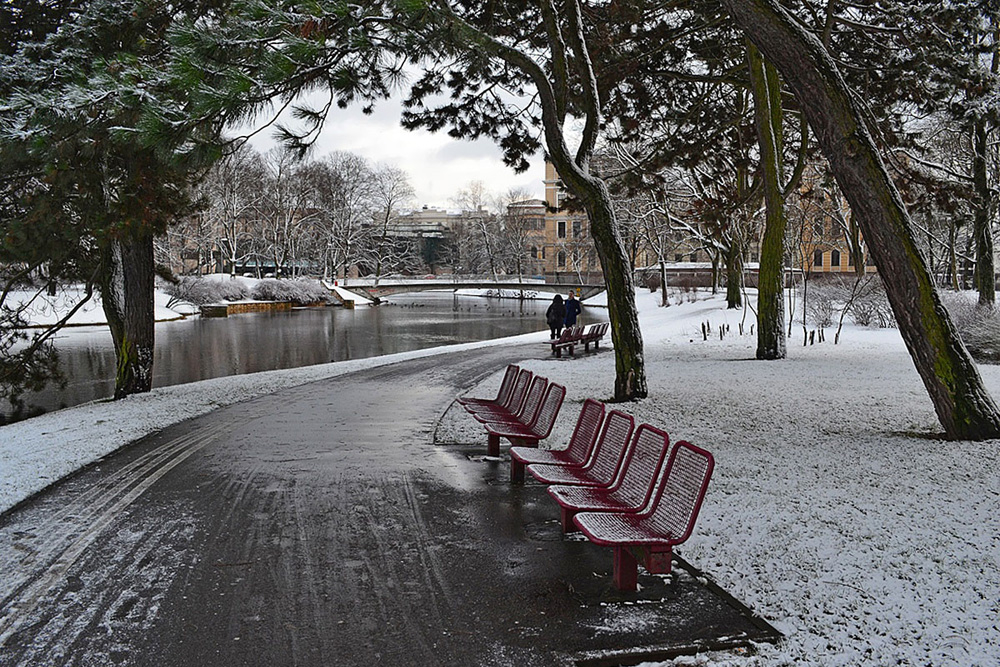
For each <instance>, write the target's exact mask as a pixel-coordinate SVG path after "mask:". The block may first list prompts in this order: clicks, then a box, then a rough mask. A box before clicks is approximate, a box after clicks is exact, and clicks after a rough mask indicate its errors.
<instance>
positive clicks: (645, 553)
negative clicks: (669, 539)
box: [632, 547, 674, 574]
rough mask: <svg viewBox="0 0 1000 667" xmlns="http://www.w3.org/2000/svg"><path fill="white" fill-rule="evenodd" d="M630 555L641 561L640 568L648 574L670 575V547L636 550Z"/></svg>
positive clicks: (671, 554)
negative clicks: (644, 569) (643, 568)
mask: <svg viewBox="0 0 1000 667" xmlns="http://www.w3.org/2000/svg"><path fill="white" fill-rule="evenodd" d="M632 555H633V556H635V557H636V558H637V559H639V560H641V561H642V566H643V567H645V568H646V571H647V572H649V573H650V574H670V568H671V566H672V564H673V555H674V553H673V550H672V549H671V548H670V547H656V548H655V550H654V549H649V548H645V549H643V548H636V549H633V551H632Z"/></svg>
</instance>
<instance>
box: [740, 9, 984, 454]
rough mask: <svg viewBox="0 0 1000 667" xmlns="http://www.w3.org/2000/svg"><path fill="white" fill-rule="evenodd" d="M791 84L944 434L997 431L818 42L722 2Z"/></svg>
mask: <svg viewBox="0 0 1000 667" xmlns="http://www.w3.org/2000/svg"><path fill="white" fill-rule="evenodd" d="M723 2H724V5H725V7H726V8H727V9H728V10H729V12H730V14H731V15H732V16H733V18H734V19H735V20H736V22H737V24H738V25H739V26H740V27H741V28H742V29H743V30H744V31H745V32H746V34H747V36H748V37H749V38H750V39H751V40H752V41H753V42H754V43H755V44H756V45H757V47H758V48H759V49H760V50H761V52H762V53H763V54H764V56H765V57H766V58H767V60H768V61H770V62H771V63H773V64H774V65H775V66H776V67H777V68H778V69H779V70H781V73H782V76H783V77H784V78H785V80H786V81H787V82H788V84H789V85H790V86H791V88H792V89H793V90H794V92H795V95H796V97H797V98H798V100H799V102H800V104H801V105H802V110H803V113H804V114H805V115H806V118H807V119H808V121H809V124H810V126H811V127H812V129H813V130H814V132H815V134H816V136H817V138H818V140H819V143H820V146H821V147H822V149H823V152H824V154H825V155H826V158H827V160H829V162H830V166H831V169H832V170H833V173H834V176H835V177H836V179H837V182H838V184H839V185H840V188H841V190H842V191H843V193H844V196H845V197H846V198H847V200H848V203H849V204H850V205H851V210H852V212H853V214H854V216H855V218H856V219H857V222H858V225H859V226H860V228H861V231H862V233H863V234H864V237H865V240H866V241H867V243H868V248H869V251H870V252H871V255H872V258H873V260H874V261H875V265H876V266H877V267H878V269H879V272H880V273H881V274H882V276H883V278H884V283H885V286H886V292H887V294H888V296H889V301H890V304H891V305H892V309H893V313H894V314H895V316H896V321H897V322H898V323H899V329H900V333H901V334H902V336H903V340H904V341H905V343H906V346H907V348H908V350H909V352H910V355H911V357H912V358H913V362H914V365H915V366H916V369H917V372H918V373H919V374H920V377H921V379H922V380H923V382H924V386H925V387H926V389H927V391H928V394H929V395H930V398H931V401H932V402H933V404H934V408H935V410H936V412H937V416H938V419H939V420H940V421H941V424H942V425H943V426H944V429H945V431H946V433H947V435H948V436H949V437H951V438H957V439H984V438H995V437H998V436H1000V410H998V409H997V406H996V404H995V403H994V402H993V399H992V398H991V397H990V395H989V394H988V393H987V391H986V389H985V387H984V386H983V383H982V379H981V378H980V376H979V371H978V369H977V368H976V365H975V363H974V362H973V361H972V358H971V357H970V356H969V353H968V351H967V350H966V349H965V345H963V343H962V340H961V338H960V337H959V335H958V332H957V330H956V329H955V327H954V325H953V324H952V322H951V319H950V317H949V316H948V313H947V311H946V310H945V308H944V306H943V305H942V304H941V300H940V298H939V296H938V293H937V291H936V290H935V289H934V283H933V280H932V279H931V275H930V272H929V271H928V270H927V266H926V264H925V263H924V259H923V256H922V255H921V253H920V251H919V249H918V247H917V245H916V242H915V239H914V237H913V233H912V231H911V226H910V220H909V216H908V214H907V212H906V208H905V207H904V205H903V201H902V198H901V197H900V195H899V192H898V191H897V190H896V188H895V186H894V185H893V183H892V181H891V180H890V178H889V174H888V173H887V171H886V169H885V166H884V165H883V163H882V160H881V158H880V156H879V155H878V152H877V150H876V148H875V144H874V142H873V141H872V139H871V137H870V135H869V133H868V130H867V129H866V128H865V127H864V125H863V124H862V123H861V121H860V118H861V114H860V113H859V112H858V110H857V109H856V108H855V107H854V105H853V101H852V100H851V96H850V91H849V90H848V88H847V85H846V84H845V83H844V80H843V78H842V77H841V76H840V73H839V71H838V70H837V66H836V64H835V63H834V61H833V59H832V58H831V57H830V54H829V53H828V52H827V51H826V49H825V48H824V47H823V45H822V44H821V43H820V42H819V41H818V40H817V39H816V38H815V37H813V36H812V35H811V34H809V33H807V32H806V31H805V30H804V29H803V28H802V27H801V26H800V24H798V23H797V22H796V21H795V20H794V19H793V18H792V17H791V16H790V15H789V14H788V13H787V12H786V11H785V10H784V9H783V8H782V7H781V6H780V5H779V4H778V3H777V2H776V0H723Z"/></svg>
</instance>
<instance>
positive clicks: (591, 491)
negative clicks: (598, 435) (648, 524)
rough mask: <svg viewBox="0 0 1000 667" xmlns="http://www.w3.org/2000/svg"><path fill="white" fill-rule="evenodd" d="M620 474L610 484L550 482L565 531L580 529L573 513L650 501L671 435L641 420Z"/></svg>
mask: <svg viewBox="0 0 1000 667" xmlns="http://www.w3.org/2000/svg"><path fill="white" fill-rule="evenodd" d="M632 440H633V443H632V446H631V447H630V448H629V453H628V455H627V456H626V457H625V460H624V461H622V470H621V474H620V475H618V478H617V479H616V480H615V482H614V483H613V484H612V485H611V486H609V487H607V488H602V487H592V486H550V487H549V488H548V489H547V490H548V492H549V495H550V496H552V498H553V499H555V501H556V502H557V503H559V508H560V514H561V521H562V527H563V531H564V532H567V533H571V532H574V531H576V530H577V527H576V524H574V523H573V517H574V516H576V514H577V513H579V512H639V511H641V510H642V509H644V508H645V507H646V505H647V503H649V499H650V498H651V497H652V495H653V489H654V488H655V486H656V481H657V479H658V477H659V475H660V472H661V470H663V461H664V460H665V459H666V457H667V454H668V453H669V451H670V436H668V435H667V434H666V433H665V432H664V431H661V430H660V429H658V428H655V427H653V426H650V425H649V424H640V425H639V428H637V429H636V431H635V435H634V436H633V438H632Z"/></svg>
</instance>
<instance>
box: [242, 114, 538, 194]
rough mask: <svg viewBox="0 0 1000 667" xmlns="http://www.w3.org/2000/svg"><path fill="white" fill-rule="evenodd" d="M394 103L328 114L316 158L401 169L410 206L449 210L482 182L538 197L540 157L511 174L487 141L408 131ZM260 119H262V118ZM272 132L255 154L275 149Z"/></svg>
mask: <svg viewBox="0 0 1000 667" xmlns="http://www.w3.org/2000/svg"><path fill="white" fill-rule="evenodd" d="M399 116H400V104H399V101H398V100H395V99H394V100H387V101H385V102H383V103H381V104H380V105H379V106H376V108H375V112H374V113H373V114H372V115H370V116H366V115H364V114H363V113H362V112H361V108H360V107H351V108H348V109H334V110H333V111H331V113H330V116H329V118H328V120H327V124H326V127H325V128H324V130H323V133H322V135H321V136H320V138H319V140H318V142H317V144H316V152H315V153H314V155H315V156H316V157H321V156H323V155H325V154H327V153H330V152H332V151H337V150H341V151H348V152H351V153H355V154H357V155H360V156H362V157H364V158H367V159H368V160H369V161H370V162H372V163H385V164H390V165H395V166H397V167H400V168H401V169H404V170H405V171H406V172H407V173H408V174H409V175H410V183H411V184H412V185H413V189H414V190H415V191H416V200H415V201H414V202H413V204H414V206H415V207H418V208H419V207H420V206H423V205H427V206H429V207H436V208H454V205H453V204H452V202H451V200H452V198H453V197H455V196H456V195H457V194H458V192H459V190H462V189H465V188H467V187H468V185H469V183H471V182H473V181H482V182H483V183H484V184H485V185H486V188H487V190H488V191H490V192H491V193H493V194H497V195H500V194H503V193H504V192H507V191H508V190H510V189H511V188H523V189H525V190H526V191H527V192H528V195H529V196H530V197H535V198H539V199H540V198H542V197H543V196H544V192H545V187H544V184H543V183H542V180H543V179H544V178H545V166H544V162H543V159H542V156H541V154H538V155H536V156H534V157H533V158H531V167H530V168H529V169H528V171H526V172H524V173H523V174H515V173H514V171H513V170H512V169H511V168H509V167H507V166H505V165H504V163H503V159H502V156H501V153H500V149H499V148H497V147H496V145H495V144H494V143H493V142H491V141H488V140H479V141H474V142H473V141H456V140H454V139H452V138H450V137H449V136H448V135H447V134H446V132H445V131H441V132H438V133H436V134H431V133H430V132H427V131H426V130H417V131H413V132H411V131H408V130H404V129H403V128H402V127H401V126H400V124H399ZM265 120H266V119H265ZM272 134H273V133H272V131H271V130H270V129H265V130H264V131H263V132H261V133H260V134H258V135H257V136H256V137H255V138H254V139H253V140H252V143H253V145H254V146H256V147H257V148H258V150H262V151H263V150H267V149H268V148H270V147H272V146H274V145H275V141H274V139H273V137H272Z"/></svg>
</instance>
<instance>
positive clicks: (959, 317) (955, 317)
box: [940, 291, 1000, 364]
mask: <svg viewBox="0 0 1000 667" xmlns="http://www.w3.org/2000/svg"><path fill="white" fill-rule="evenodd" d="M940 294H941V301H942V303H944V306H945V308H947V309H948V314H949V315H951V320H952V322H954V323H955V327H956V328H957V329H958V333H959V335H961V337H962V341H963V342H964V343H965V347H966V348H968V350H969V353H970V354H971V355H972V357H973V359H975V360H976V361H981V362H984V363H992V364H996V363H1000V312H998V311H997V309H996V308H982V307H980V306H979V305H977V303H976V300H975V294H974V293H971V292H944V291H942V292H941V293H940Z"/></svg>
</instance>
